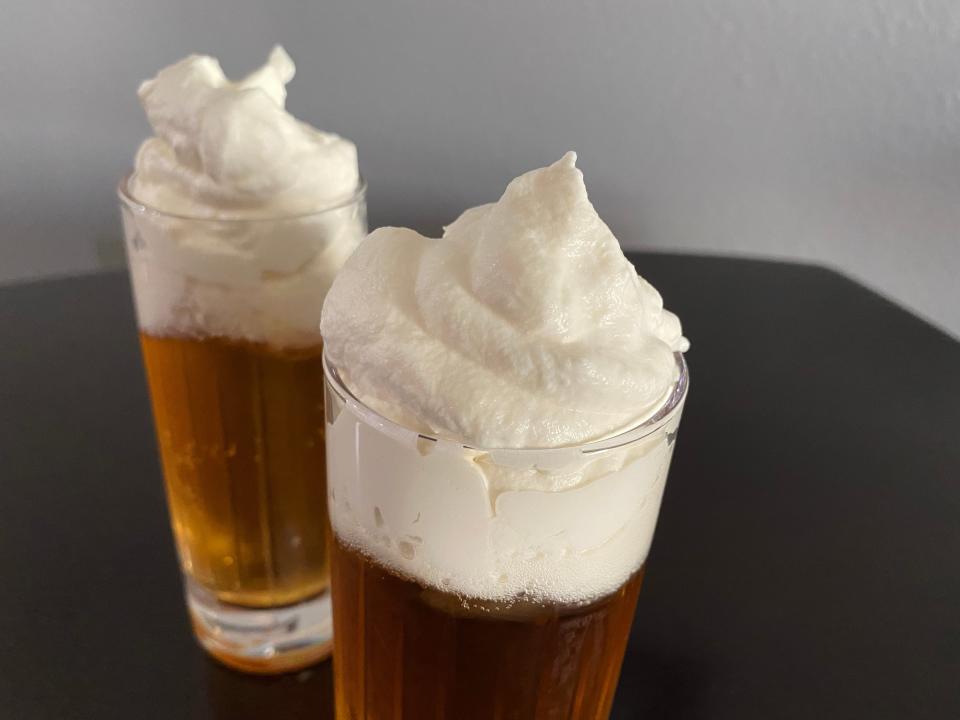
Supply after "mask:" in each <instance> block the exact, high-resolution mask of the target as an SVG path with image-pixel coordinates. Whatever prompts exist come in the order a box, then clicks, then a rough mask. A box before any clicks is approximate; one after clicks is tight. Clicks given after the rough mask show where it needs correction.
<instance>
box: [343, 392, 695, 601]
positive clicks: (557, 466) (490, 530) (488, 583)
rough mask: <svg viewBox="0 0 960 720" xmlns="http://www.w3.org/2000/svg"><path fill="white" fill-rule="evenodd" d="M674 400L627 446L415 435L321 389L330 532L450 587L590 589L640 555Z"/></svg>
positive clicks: (646, 542)
mask: <svg viewBox="0 0 960 720" xmlns="http://www.w3.org/2000/svg"><path fill="white" fill-rule="evenodd" d="M680 402H681V404H682V400H681V401H680ZM681 404H678V405H677V406H676V407H675V409H674V410H673V411H672V412H671V413H670V414H669V415H668V416H667V417H666V418H665V419H664V420H663V421H662V423H661V424H659V425H658V426H657V427H656V428H654V429H653V431H652V433H651V434H650V435H648V436H646V437H643V438H642V439H639V440H635V441H634V442H633V443H632V444H629V445H627V446H623V447H615V448H611V449H608V450H601V451H599V452H592V453H584V452H581V451H580V450H579V449H574V448H562V449H554V450H548V451H537V452H532V453H531V452H529V451H495V452H492V453H486V452H479V451H475V450H469V449H466V448H464V447H463V446H462V445H459V444H457V443H454V442H449V441H444V440H440V441H437V442H431V441H428V440H425V439H423V438H421V437H419V436H418V434H417V433H416V432H413V431H411V430H407V429H404V428H402V427H400V426H398V425H395V424H393V423H391V422H389V421H387V420H385V419H383V418H381V417H379V416H377V415H376V414H375V413H373V411H371V410H369V409H367V408H365V407H364V406H363V405H361V404H359V403H358V402H357V401H356V400H353V399H352V398H350V397H349V396H348V395H347V394H346V393H345V392H343V391H341V392H340V394H339V395H337V394H336V393H334V394H333V397H331V398H329V399H328V419H327V421H328V425H327V462H328V470H327V486H328V493H329V499H328V507H329V509H330V517H331V521H332V524H333V529H334V532H335V533H336V535H337V538H338V539H339V540H340V541H341V542H343V543H345V544H347V545H348V546H351V547H353V548H356V549H358V550H360V551H361V552H363V553H365V554H367V555H369V556H371V557H372V558H373V559H375V560H376V561H378V562H379V563H381V564H383V565H385V566H386V567H388V568H391V569H392V570H394V571H395V572H397V573H399V574H401V575H403V576H406V577H411V578H414V579H416V580H417V581H419V582H420V583H422V584H424V585H426V586H430V587H433V588H436V589H439V590H442V591H445V592H450V593H455V594H458V595H460V596H463V597H467V598H476V599H484V600H501V601H509V600H510V599H515V598H519V597H524V598H527V599H532V600H536V601H544V602H552V603H561V604H565V603H582V602H588V601H591V600H594V599H596V598H599V597H602V596H604V595H607V594H609V593H611V592H613V591H614V590H616V589H617V588H618V587H620V585H622V584H623V583H624V582H625V581H626V580H627V579H628V578H629V577H630V575H632V574H633V573H634V572H636V571H637V569H639V567H640V565H641V564H642V563H643V562H644V560H645V559H646V557H647V554H648V552H649V549H650V543H651V541H652V539H653V533H654V529H655V526H656V520H657V514H658V511H659V507H660V500H661V498H662V495H663V489H664V484H665V481H666V477H667V470H668V468H669V464H670V457H671V455H672V451H673V442H672V438H673V437H674V436H675V434H676V430H677V426H678V425H679V421H680V410H681ZM491 477H494V478H496V479H497V482H490V478H491ZM571 478H577V482H576V483H574V484H573V485H572V486H571V483H570V479H571ZM557 486H559V487H566V489H564V490H555V489H552V488H555V487H557Z"/></svg>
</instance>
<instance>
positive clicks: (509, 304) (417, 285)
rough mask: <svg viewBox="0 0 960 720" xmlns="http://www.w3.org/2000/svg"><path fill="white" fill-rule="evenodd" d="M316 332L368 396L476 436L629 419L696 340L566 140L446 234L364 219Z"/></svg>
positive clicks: (403, 413)
mask: <svg viewBox="0 0 960 720" xmlns="http://www.w3.org/2000/svg"><path fill="white" fill-rule="evenodd" d="M321 332H322V334H323V337H324V344H325V348H326V352H327V355H328V357H329V359H330V361H331V362H332V363H333V365H334V366H335V367H337V368H338V370H339V371H340V372H341V374H342V377H343V379H344V381H345V382H346V384H347V385H348V387H350V389H351V391H352V392H354V393H355V394H356V395H357V397H358V398H359V399H360V400H362V401H363V402H364V403H366V404H368V405H369V406H370V407H372V408H374V409H375V410H376V411H377V412H379V413H381V414H383V415H385V416H386V417H389V418H391V419H394V420H396V421H397V422H400V423H402V424H405V425H407V426H410V427H413V428H416V429H418V430H420V431H424V432H429V433H432V434H436V435H439V436H441V437H448V438H453V439H458V440H460V441H462V442H465V443H467V444H469V445H472V446H475V447H478V448H519V447H557V446H563V445H571V444H576V443H582V442H587V441H590V440H596V439H599V438H603V437H606V436H609V435H612V434H615V433H617V432H618V431H621V430H625V429H628V428H630V427H632V426H634V425H636V424H638V423H639V422H642V421H643V420H644V419H646V418H647V417H649V416H650V415H651V414H652V413H653V412H655V411H656V410H657V408H658V407H659V406H661V405H662V404H663V401H664V400H665V398H666V396H667V395H668V394H669V393H670V391H671V389H672V386H673V384H674V383H675V381H676V376H677V365H676V362H675V359H674V353H675V352H678V351H679V352H683V351H685V350H686V349H687V348H688V347H689V344H688V342H687V340H686V339H685V338H684V337H683V335H682V332H681V327H680V322H679V320H678V319H677V317H676V316H675V315H673V314H672V313H670V312H668V311H666V310H665V309H664V308H663V301H662V299H661V297H660V295H659V293H657V291H656V290H655V289H654V288H653V287H652V286H651V285H650V284H649V283H647V282H646V281H645V280H643V279H642V278H641V277H640V276H639V275H637V272H636V270H635V269H634V268H633V266H632V265H631V264H630V262H629V261H628V260H627V259H626V258H625V257H624V255H623V252H622V251H621V249H620V245H619V243H618V242H617V239H616V238H615V237H614V235H613V233H612V232H611V231H610V229H609V228H608V227H607V226H606V224H604V222H603V221H602V220H601V219H600V217H599V216H598V215H597V212H596V211H595V210H594V208H593V206H592V205H591V203H590V201H589V199H588V198H587V191H586V188H585V186H584V183H583V175H582V173H581V172H580V171H579V170H578V169H577V167H576V155H575V154H574V153H567V154H566V155H565V156H564V157H563V158H562V159H561V160H559V161H558V162H556V163H554V164H553V165H551V166H549V167H546V168H542V169H539V170H534V171H532V172H529V173H526V174H525V175H522V176H520V177H518V178H517V179H515V180H514V181H513V182H511V183H510V184H509V186H508V187H507V189H506V192H504V194H503V196H502V197H501V198H500V200H499V201H497V202H496V203H493V204H489V205H483V206H480V207H476V208H473V209H470V210H467V211H466V212H464V213H463V214H462V215H461V216H460V217H459V218H458V219H457V220H456V221H455V222H454V223H453V224H452V225H450V226H449V227H447V228H446V229H445V232H444V235H443V238H440V239H433V238H426V237H423V236H422V235H419V234H417V233H416V232H413V231H412V230H408V229H403V228H380V229H379V230H377V231H375V232H373V233H372V234H371V235H370V236H369V237H368V238H367V240H366V241H365V242H364V243H363V244H362V245H361V246H360V247H359V248H358V250H357V251H356V252H355V253H354V254H353V256H352V257H351V258H350V260H348V261H347V263H346V265H345V266H344V268H343V269H342V270H341V272H340V273H339V275H338V276H337V278H336V279H335V280H334V283H333V286H332V288H331V290H330V292H329V294H328V295H327V299H326V301H325V304H324V308H323V314H322V321H321Z"/></svg>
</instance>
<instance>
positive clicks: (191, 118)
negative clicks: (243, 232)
mask: <svg viewBox="0 0 960 720" xmlns="http://www.w3.org/2000/svg"><path fill="white" fill-rule="evenodd" d="M295 72H296V67H295V66H294V63H293V61H292V60H291V59H290V56H289V55H288V54H287V53H286V51H285V50H284V49H283V48H282V47H280V46H279V45H278V46H276V47H275V48H274V49H273V51H272V52H271V53H270V57H269V59H268V61H267V63H266V64H265V65H264V66H263V67H261V68H260V69H258V70H256V71H254V72H252V73H250V74H249V75H248V76H247V77H245V78H244V79H242V80H239V81H237V82H232V81H230V80H229V79H227V77H226V75H225V74H224V72H223V69H222V68H221V67H220V63H219V62H218V61H217V60H216V59H215V58H212V57H209V56H206V55H190V56H189V57H187V58H184V59H183V60H181V61H179V62H177V63H174V64H173V65H171V66H169V67H167V68H164V69H163V70H161V71H160V72H159V73H157V76H156V77H154V78H153V79H151V80H147V81H145V82H143V83H142V84H141V85H140V89H139V91H138V95H139V97H140V102H141V104H142V105H143V108H144V111H145V112H146V115H147V119H148V120H149V122H150V125H151V126H152V127H153V130H154V132H155V133H156V135H155V137H153V138H150V139H148V140H147V141H145V142H144V143H143V145H142V146H141V147H140V150H139V152H138V153H137V159H136V164H135V170H134V173H133V175H132V177H131V179H130V185H129V188H130V192H131V194H132V195H133V196H134V197H135V198H136V199H137V200H138V201H139V202H142V203H144V204H147V205H150V206H152V207H155V208H157V209H159V210H162V211H165V212H168V213H177V214H184V215H192V216H197V217H217V218H224V217H242V218H249V217H276V216H280V215H289V214H299V213H307V212H311V211H314V210H322V209H324V208H325V207H329V206H331V205H333V204H336V203H338V202H340V201H343V200H346V199H347V198H349V197H350V196H351V195H352V194H353V193H354V192H355V191H356V189H357V187H358V185H359V184H360V175H359V171H358V168H357V150H356V147H355V146H354V144H353V143H351V142H350V141H349V140H346V139H344V138H342V137H339V136H338V135H334V134H332V133H326V132H322V131H320V130H317V129H316V128H313V127H311V126H310V125H307V124H306V123H303V122H300V121H299V120H297V119H296V118H294V117H293V116H292V115H291V114H290V113H288V112H287V111H286V109H285V107H284V104H285V102H286V96H287V91H286V85H287V83H289V82H290V81H291V80H292V79H293V77H294V74H295Z"/></svg>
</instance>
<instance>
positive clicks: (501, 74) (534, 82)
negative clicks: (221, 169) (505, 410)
mask: <svg viewBox="0 0 960 720" xmlns="http://www.w3.org/2000/svg"><path fill="white" fill-rule="evenodd" d="M274 42H282V43H283V44H284V45H285V46H286V47H287V49H288V51H289V52H290V53H291V55H292V56H293V57H294V59H295V61H296V62H297V65H298V71H299V74H298V76H297V78H296V79H295V80H294V82H293V84H292V85H291V87H290V95H289V103H288V106H289V107H290V108H291V110H292V111H293V112H294V114H296V115H298V116H299V117H301V118H302V119H304V120H307V121H309V122H311V123H313V124H315V125H317V126H319V127H321V128H324V129H328V130H333V131H336V132H340V133H341V134H344V135H346V136H348V137H349V138H351V139H352V140H354V141H355V142H356V143H357V145H358V146H359V149H360V160H361V167H362V170H363V172H364V174H365V175H366V176H367V178H368V180H369V182H370V198H369V199H370V204H371V221H372V223H373V224H374V225H379V224H403V225H411V226H414V227H416V228H417V229H419V230H421V231H426V232H431V233H436V232H438V231H439V228H440V226H441V225H442V224H443V223H444V222H447V221H449V220H451V219H452V218H453V217H455V216H456V215H457V214H458V213H459V211H460V210H462V209H463V208H465V207H467V206H471V205H475V204H479V203H483V202H488V201H491V200H493V199H495V198H496V197H498V195H499V193H500V192H501V191H502V189H503V187H504V186H505V184H506V183H507V182H508V181H509V180H510V179H511V178H513V177H514V176H515V175H517V174H519V173H521V172H523V171H525V170H527V169H530V168H534V167H538V166H541V165H544V164H547V163H549V162H551V161H553V160H555V159H557V158H559V157H560V155H561V154H562V153H563V152H564V151H565V150H567V149H575V150H577V151H578V152H579V153H580V166H581V167H582V169H583V170H584V173H585V174H586V178H587V186H588V188H589V190H590V193H591V197H592V199H593V201H594V204H595V205H596V207H597V209H598V210H599V211H600V214H601V215H602V216H603V217H604V218H605V219H606V220H607V222H608V224H609V225H610V226H611V227H612V228H613V230H614V232H616V233H617V235H618V237H619V238H620V239H621V242H622V243H623V244H624V246H626V247H630V248H654V249H662V250H667V251H683V252H687V251H690V252H703V251H706V252H713V253H730V254H749V255H757V256H765V257H782V258H799V259H806V260H812V261H816V262H822V263H825V264H828V265H831V266H834V267H836V268H839V269H842V270H843V271H845V272H846V273H848V274H850V275H852V276H854V277H856V278H858V279H861V280H862V281H864V282H866V283H867V284H869V285H871V286H873V287H875V288H877V289H879V290H880V291H882V292H884V293H886V294H887V295H889V296H891V297H893V298H895V299H897V300H898V301H899V302H901V303H902V304H904V305H906V306H908V307H910V308H913V309H914V310H916V311H917V312H918V313H919V314H921V315H923V316H925V317H927V318H929V319H931V320H932V321H934V322H935V323H937V324H939V325H940V326H942V327H945V328H947V329H949V330H950V331H951V332H952V333H953V334H955V335H957V334H960V291H958V285H960V282H958V278H957V271H958V270H960V235H958V229H960V202H958V198H960V194H958V190H960V3H958V2H955V1H954V0H633V1H626V0H624V1H621V2H590V3H585V2H575V1H573V0H537V1H530V0H513V1H512V2H511V1H509V0H504V1H502V2H489V3H480V2H456V1H453V0H447V1H445V0H415V1H410V2H389V3H388V2H383V3H377V2H373V1H372V0H350V1H349V2H308V1H306V0H305V1H303V2H263V1H253V0H242V1H237V0H218V1H215V2H201V1H198V0H189V1H188V0H163V1H162V2H161V0H154V1H153V2H132V1H130V0H126V1H120V0H115V1H113V2H107V1H104V0H101V1H99V2H89V1H82V0H70V1H67V0H35V1H34V2H22V1H19V0H0V103H2V105H0V109H2V113H0V280H10V279H18V278H27V277H33V276H38V275H47V274H62V273H75V272H86V271H91V270H94V269H96V268H97V267H99V266H101V265H102V264H103V263H105V262H107V263H109V262H116V260H117V258H118V257H119V254H118V252H117V248H118V247H119V245H118V243H119V231H118V218H117V211H116V209H115V207H114V198H113V187H114V185H115V183H116V181H117V179H118V178H119V177H120V176H121V174H123V173H124V172H125V171H126V170H127V169H128V167H129V164H130V161H131V158H132V156H133V153H134V151H135V149H136V147H137V144H138V143H139V141H140V140H142V139H143V138H144V137H145V136H146V135H147V133H148V127H147V124H146V122H145V121H144V119H143V116H142V113H141V110H140V108H139V106H138V104H137V100H136V96H135V90H136V87H137V84H138V83H139V81H140V80H142V79H144V78H146V77H149V76H151V75H152V74H153V73H154V72H155V71H156V70H157V69H159V68H160V67H161V66H163V65H166V64H168V63H170V62H172V61H174V60H177V59H179V58H180V57H182V56H184V55H186V54H188V53H189V52H192V51H203V52H207V53H209V54H212V55H215V56H218V57H219V58H220V59H221V62H222V64H223V66H224V68H225V70H226V71H227V73H228V74H230V75H231V76H239V75H242V74H244V73H246V72H247V71H249V70H251V69H253V68H254V67H255V66H256V65H258V64H259V63H260V62H262V61H263V59H264V58H265V57H266V54H267V52H268V51H269V49H270V47H271V45H272V44H273V43H274ZM639 269H640V271H641V273H642V272H643V268H642V267H641V268H639ZM704 300H705V301H709V298H704ZM668 301H669V298H668Z"/></svg>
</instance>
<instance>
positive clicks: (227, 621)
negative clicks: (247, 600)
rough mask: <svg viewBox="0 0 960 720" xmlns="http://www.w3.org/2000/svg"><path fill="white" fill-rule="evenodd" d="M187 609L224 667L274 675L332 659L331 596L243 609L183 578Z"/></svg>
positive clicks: (196, 630) (207, 647)
mask: <svg viewBox="0 0 960 720" xmlns="http://www.w3.org/2000/svg"><path fill="white" fill-rule="evenodd" d="M185 583H186V585H185V587H186V596H187V607H188V608H189V610H190V619H191V622H192V623H193V630H194V634H195V635H196V638H197V641H198V642H199V643H200V645H201V646H202V647H203V649H204V650H206V651H207V652H208V653H209V654H210V655H212V656H213V657H214V658H216V659H217V660H219V661H220V662H221V663H223V664H224V665H226V666H228V667H230V668H233V669H235V670H240V671H243V672H249V673H259V674H265V675H274V674H279V673H286V672H293V671H296V670H300V669H302V668H305V667H308V666H310V665H313V664H315V663H318V662H320V661H321V660H324V659H326V658H327V657H329V656H330V653H331V651H332V649H333V618H332V615H331V607H330V592H329V590H328V591H325V592H323V593H321V594H320V595H317V596H314V597H312V598H309V599H307V600H304V601H302V602H299V603H296V604H293V605H285V606H283V607H276V608H245V607H239V606H237V605H228V604H226V603H223V602H221V601H219V600H218V599H217V598H216V596H215V595H214V594H213V593H211V592H210V591H209V590H206V589H204V588H203V587H202V586H200V585H198V584H197V583H195V582H193V581H191V580H189V579H185Z"/></svg>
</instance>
